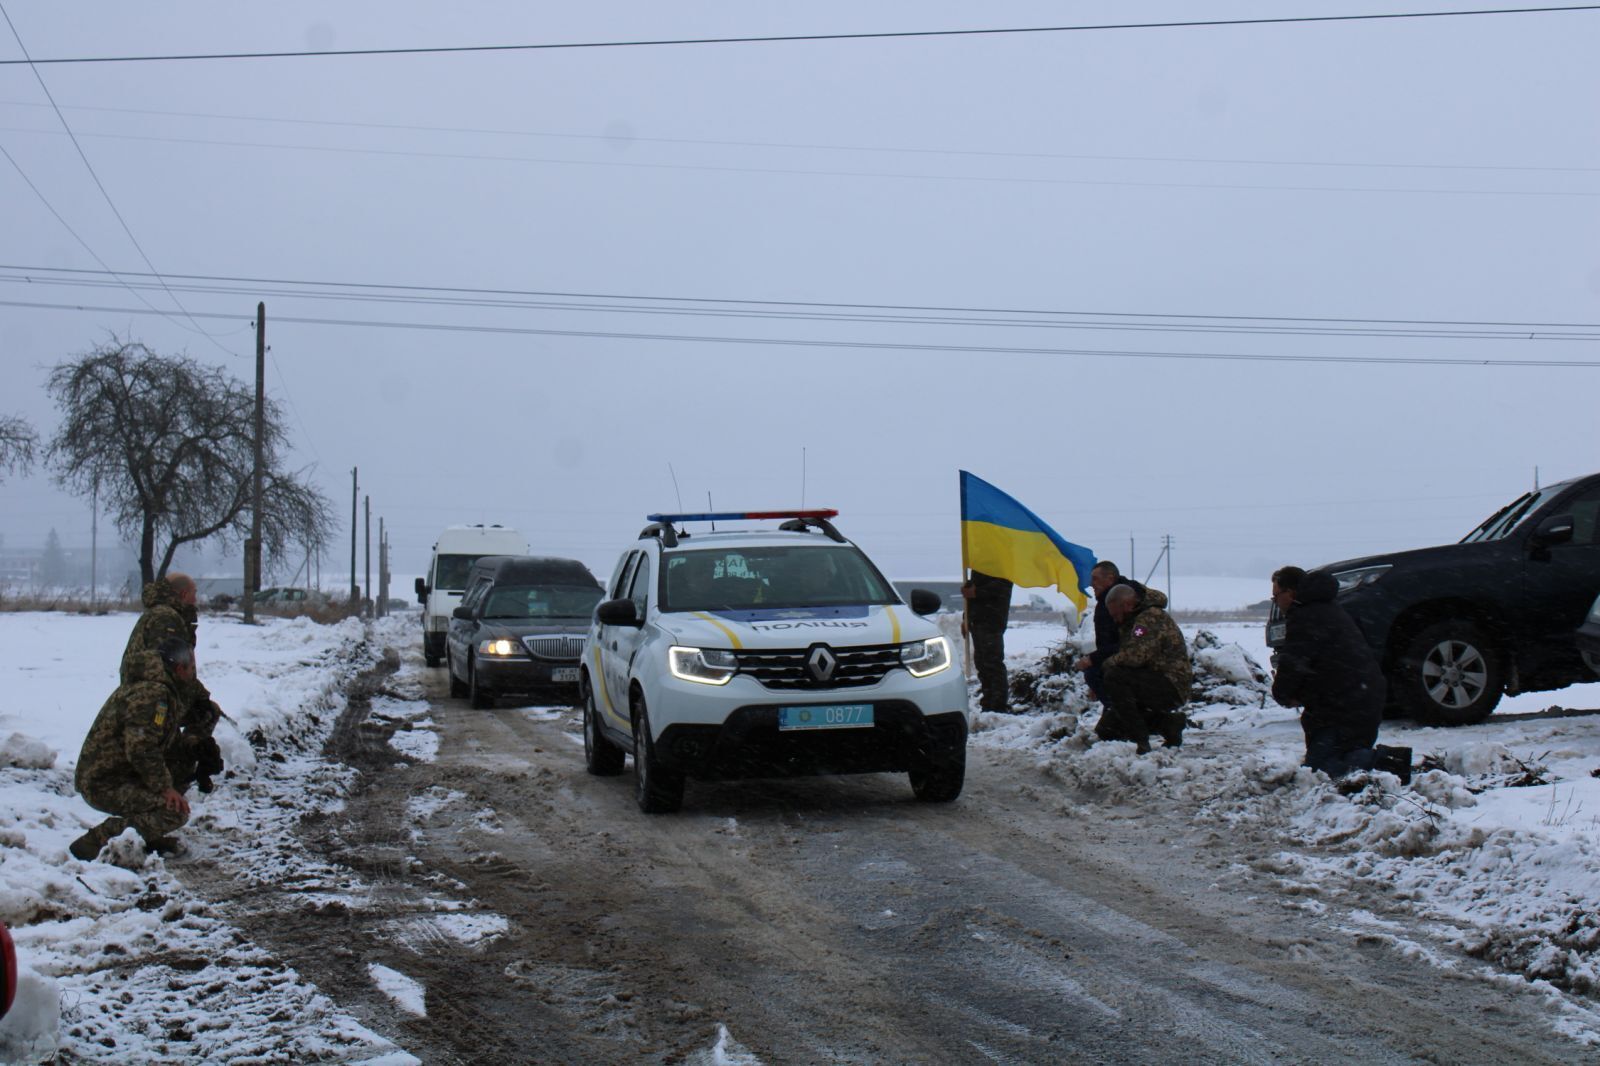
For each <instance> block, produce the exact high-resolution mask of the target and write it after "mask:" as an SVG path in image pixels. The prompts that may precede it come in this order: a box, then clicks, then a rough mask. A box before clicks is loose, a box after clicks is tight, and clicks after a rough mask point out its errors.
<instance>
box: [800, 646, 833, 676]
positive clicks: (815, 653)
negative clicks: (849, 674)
mask: <svg viewBox="0 0 1600 1066" xmlns="http://www.w3.org/2000/svg"><path fill="white" fill-rule="evenodd" d="M838 665H839V658H838V656H836V655H834V654H833V652H831V651H829V650H828V646H827V645H826V644H818V645H815V646H814V647H813V648H812V649H811V654H810V655H808V656H806V669H807V670H810V671H811V676H812V678H814V679H815V680H817V681H828V680H831V679H832V677H833V668H834V667H835V666H838Z"/></svg>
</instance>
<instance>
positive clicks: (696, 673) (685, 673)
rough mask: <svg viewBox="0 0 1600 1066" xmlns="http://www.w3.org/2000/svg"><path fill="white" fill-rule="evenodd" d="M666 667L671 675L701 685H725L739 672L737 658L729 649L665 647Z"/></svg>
mask: <svg viewBox="0 0 1600 1066" xmlns="http://www.w3.org/2000/svg"><path fill="white" fill-rule="evenodd" d="M667 668H668V669H669V670H671V671H672V676H673V677H677V678H682V679H683V680H684V681H697V682H699V683H700V684H702V685H726V684H727V683H728V682H729V681H732V680H733V675H734V674H737V673H738V672H739V658H738V656H736V655H734V654H733V652H731V651H720V650H717V649H715V648H682V647H678V646H676V645H674V646H673V647H671V648H668V649H667Z"/></svg>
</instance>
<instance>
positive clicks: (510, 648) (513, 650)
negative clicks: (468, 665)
mask: <svg viewBox="0 0 1600 1066" xmlns="http://www.w3.org/2000/svg"><path fill="white" fill-rule="evenodd" d="M478 654H479V655H487V656H488V657H489V658H491V659H526V658H527V657H528V653H527V652H525V651H523V650H522V645H521V644H518V643H517V642H516V641H514V640H507V639H506V638H505V637H496V638H495V639H493V640H485V641H480V642H479V643H478Z"/></svg>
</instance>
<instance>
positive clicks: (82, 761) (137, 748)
mask: <svg viewBox="0 0 1600 1066" xmlns="http://www.w3.org/2000/svg"><path fill="white" fill-rule="evenodd" d="M126 666H127V668H128V669H129V670H130V671H131V674H132V677H131V678H130V680H129V681H127V682H126V683H125V684H123V685H121V686H119V687H118V688H117V691H115V692H113V693H112V694H111V698H110V699H108V700H106V702H105V706H103V707H101V708H100V713H99V714H98V715H96V716H95V720H94V725H92V726H90V727H89V735H88V737H86V738H85V739H84V742H83V750H82V751H81V752H79V753H78V770H77V773H76V775H75V777H74V780H75V781H76V783H77V787H78V791H79V792H85V791H88V790H91V789H94V788H96V787H98V788H100V789H104V788H106V787H109V786H116V785H127V784H137V785H140V786H141V787H144V788H148V789H149V790H150V791H152V792H160V791H161V790H162V789H167V788H171V787H172V775H171V773H170V772H168V770H167V752H168V750H169V749H170V748H171V747H172V746H173V745H174V744H175V743H176V742H177V739H178V727H179V725H181V724H182V723H181V717H182V716H181V714H180V711H181V709H182V707H183V697H182V696H181V695H180V693H179V691H178V682H177V680H176V679H175V678H174V677H173V676H172V674H171V673H170V672H169V671H168V670H167V668H166V665H165V664H164V663H162V661H161V657H160V656H159V655H157V654H155V653H154V652H144V653H143V654H142V655H138V656H135V657H134V660H133V662H132V663H129V664H126Z"/></svg>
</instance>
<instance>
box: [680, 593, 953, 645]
mask: <svg viewBox="0 0 1600 1066" xmlns="http://www.w3.org/2000/svg"><path fill="white" fill-rule="evenodd" d="M657 625H659V626H660V627H661V628H662V629H663V630H664V631H665V632H667V633H668V634H670V635H671V636H672V639H673V640H674V641H675V642H677V643H679V644H685V645H688V646H690V647H696V648H795V647H800V648H805V647H810V646H811V645H812V644H831V645H839V646H850V645H865V644H900V643H904V642H906V641H912V640H926V639H928V638H929V637H935V636H938V635H939V629H938V627H937V626H935V625H934V624H933V623H932V622H929V621H927V620H926V619H923V618H919V617H918V616H916V615H914V614H912V613H911V608H909V607H907V606H905V605H904V604H899V603H896V604H871V605H860V606H847V607H773V608H756V609H748V610H706V611H672V612H669V613H665V614H661V615H659V616H657Z"/></svg>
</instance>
